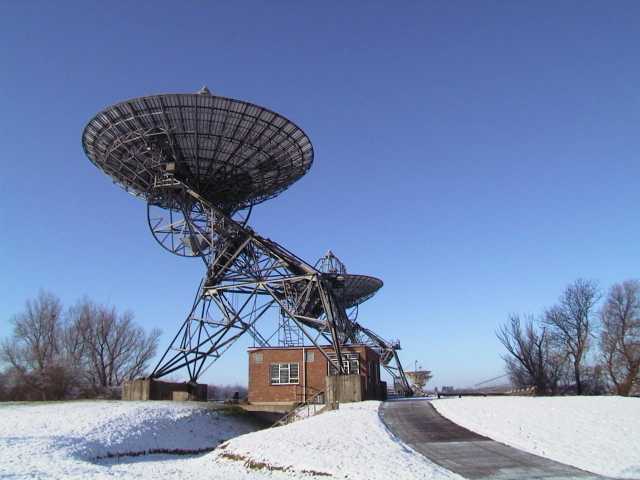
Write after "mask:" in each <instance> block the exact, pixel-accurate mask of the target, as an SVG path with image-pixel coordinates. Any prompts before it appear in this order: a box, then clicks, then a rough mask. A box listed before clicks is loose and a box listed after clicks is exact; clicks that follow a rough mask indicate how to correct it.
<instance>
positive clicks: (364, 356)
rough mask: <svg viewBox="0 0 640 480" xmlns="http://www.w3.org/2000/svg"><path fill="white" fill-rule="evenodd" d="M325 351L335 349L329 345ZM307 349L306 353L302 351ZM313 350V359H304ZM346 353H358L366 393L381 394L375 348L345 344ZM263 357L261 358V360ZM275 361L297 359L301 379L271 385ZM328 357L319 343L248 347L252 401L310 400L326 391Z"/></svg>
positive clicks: (294, 361) (250, 397) (370, 397)
mask: <svg viewBox="0 0 640 480" xmlns="http://www.w3.org/2000/svg"><path fill="white" fill-rule="evenodd" d="M324 350H325V351H327V352H331V353H333V349H332V348H330V347H327V348H324ZM303 351H304V354H303ZM309 352H313V353H312V356H313V360H312V361H305V360H304V357H303V355H305V356H307V358H308V355H309ZM343 353H358V359H359V362H360V375H361V376H362V377H363V384H364V390H365V391H364V397H365V398H367V399H374V398H377V397H378V396H379V392H380V387H379V382H380V363H379V361H380V359H379V357H378V355H377V353H376V352H374V351H373V350H371V349H370V348H368V347H365V346H362V345H354V346H349V347H348V348H347V347H345V348H344V349H343ZM260 357H261V362H259V361H258V360H259V359H260ZM274 363H297V364H298V365H299V376H298V378H299V380H298V383H297V384H295V385H272V384H271V372H270V366H271V365H272V364H274ZM327 373H328V372H327V359H326V358H325V356H324V355H323V354H322V353H321V352H320V350H319V349H318V348H316V347H304V349H303V348H302V347H274V348H252V349H249V402H250V403H296V402H302V401H303V400H304V399H305V398H306V399H307V400H308V399H309V398H311V397H312V396H313V395H315V394H316V393H318V392H323V391H325V378H326V376H327Z"/></svg>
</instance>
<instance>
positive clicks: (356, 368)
mask: <svg viewBox="0 0 640 480" xmlns="http://www.w3.org/2000/svg"><path fill="white" fill-rule="evenodd" d="M328 357H329V358H330V359H331V360H333V361H335V360H336V358H337V356H336V354H335V353H333V354H332V353H330V354H328ZM358 358H359V357H358V354H357V353H343V354H342V366H343V367H344V371H345V373H346V374H347V375H358V374H359V373H360V360H359V359H358ZM327 371H328V372H329V375H337V374H338V370H337V369H336V368H335V367H334V366H333V364H332V363H331V362H327Z"/></svg>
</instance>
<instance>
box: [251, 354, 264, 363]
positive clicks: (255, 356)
mask: <svg viewBox="0 0 640 480" xmlns="http://www.w3.org/2000/svg"><path fill="white" fill-rule="evenodd" d="M253 363H262V353H258V352H256V353H254V354H253Z"/></svg>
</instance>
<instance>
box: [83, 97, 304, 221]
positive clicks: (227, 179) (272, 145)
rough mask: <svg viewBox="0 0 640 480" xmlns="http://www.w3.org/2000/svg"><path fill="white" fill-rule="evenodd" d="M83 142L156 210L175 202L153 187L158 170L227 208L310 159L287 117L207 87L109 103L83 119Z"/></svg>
mask: <svg viewBox="0 0 640 480" xmlns="http://www.w3.org/2000/svg"><path fill="white" fill-rule="evenodd" d="M82 144H83V147H84V150H85V153H86V154H87V156H88V157H89V159H90V160H91V161H92V162H93V163H94V164H95V165H96V166H97V167H98V168H100V169H101V170H102V171H104V172H105V173H106V174H107V175H109V176H110V177H111V178H112V179H113V180H114V181H115V182H116V183H118V184H119V185H121V186H122V187H124V188H125V189H126V190H127V191H129V192H131V193H133V194H135V195H136V196H140V197H143V198H145V199H147V200H150V199H152V198H153V204H154V205H156V206H160V207H163V208H172V206H173V205H172V204H173V203H174V201H173V200H172V199H171V198H169V197H167V196H158V190H157V188H155V187H157V186H158V185H157V184H156V183H157V178H158V174H159V173H161V172H163V171H171V174H172V175H173V176H174V177H175V178H176V179H178V180H179V181H180V182H182V183H184V184H186V185H188V186H189V187H190V188H191V189H193V190H194V191H195V192H196V193H197V194H198V195H200V196H201V197H202V198H204V199H205V200H207V201H208V202H210V203H212V204H214V205H216V206H217V207H219V208H221V209H223V210H224V211H226V212H230V213H233V212H235V211H237V210H241V209H244V208H248V207H251V206H253V205H256V204H258V203H261V202H263V201H265V200H267V199H270V198H273V197H275V196H276V195H278V194H279V193H281V192H282V191H284V190H285V189H287V188H288V187H289V186H290V185H291V184H292V183H294V182H295V181H297V180H298V179H299V178H300V177H302V176H303V175H304V174H305V173H306V172H307V170H309V168H310V167H311V164H312V162H313V147H312V145H311V141H310V140H309V138H308V137H307V135H306V134H305V133H304V132H303V131H302V129H301V128H300V127H298V126H297V125H295V124H294V123H293V122H291V121H289V120H287V119H286V118H285V117H283V116H282V115H279V114H277V113H275V112H273V111H271V110H268V109H266V108H263V107H260V106H258V105H254V104H252V103H248V102H244V101H241V100H234V99H231V98H225V97H220V96H215V95H211V93H210V92H209V90H208V89H206V88H203V89H202V90H201V91H200V92H198V93H194V94H166V95H152V96H146V97H139V98H134V99H131V100H127V101H124V102H121V103H118V104H116V105H113V106H110V107H108V108H106V109H105V110H103V111H102V112H100V113H98V114H97V115H96V116H95V117H94V118H93V119H92V120H91V121H90V122H89V123H88V125H87V126H86V128H85V130H84V132H83V135H82ZM167 195H169V194H168V193H167Z"/></svg>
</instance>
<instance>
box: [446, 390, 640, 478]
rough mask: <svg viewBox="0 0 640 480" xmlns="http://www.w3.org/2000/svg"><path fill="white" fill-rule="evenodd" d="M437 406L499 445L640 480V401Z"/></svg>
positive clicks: (449, 402) (525, 400) (500, 400)
mask: <svg viewBox="0 0 640 480" xmlns="http://www.w3.org/2000/svg"><path fill="white" fill-rule="evenodd" d="M433 405H434V406H435V407H436V409H437V410H438V411H439V412H440V413H441V414H442V415H444V416H445V417H447V418H449V419H450V420H452V421H454V422H456V423H458V424H460V425H462V426H464V427H466V428H468V429H469V430H473V431H474V432H476V433H479V434H481V435H485V436H487V437H490V438H492V439H494V440H497V441H498V442H501V443H505V444H507V445H511V446H513V447H516V448H519V449H521V450H525V451H527V452H530V453H534V454H536V455H540V456H543V457H547V458H551V459H553V460H556V461H558V462H561V463H566V464H569V465H573V466H575V467H578V468H581V469H584V470H588V471H591V472H594V473H599V474H601V475H607V476H611V477H618V478H635V479H638V478H640V398H623V397H538V398H529V397H486V398H460V399H458V398H454V399H442V400H436V401H434V402H433Z"/></svg>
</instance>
